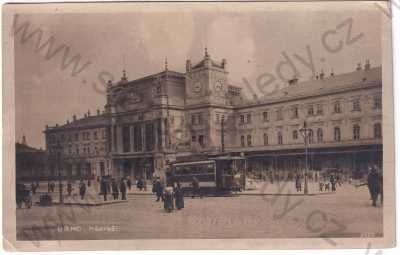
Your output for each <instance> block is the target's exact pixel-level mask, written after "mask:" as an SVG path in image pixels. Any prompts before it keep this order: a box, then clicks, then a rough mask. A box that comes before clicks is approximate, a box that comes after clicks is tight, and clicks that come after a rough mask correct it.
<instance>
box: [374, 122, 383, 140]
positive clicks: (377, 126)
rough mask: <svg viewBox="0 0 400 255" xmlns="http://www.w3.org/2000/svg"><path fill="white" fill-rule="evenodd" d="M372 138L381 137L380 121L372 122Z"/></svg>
mask: <svg viewBox="0 0 400 255" xmlns="http://www.w3.org/2000/svg"><path fill="white" fill-rule="evenodd" d="M374 138H382V126H381V123H375V124H374Z"/></svg>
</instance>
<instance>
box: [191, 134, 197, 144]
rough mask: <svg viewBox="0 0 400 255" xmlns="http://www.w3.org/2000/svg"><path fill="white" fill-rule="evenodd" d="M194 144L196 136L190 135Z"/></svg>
mask: <svg viewBox="0 0 400 255" xmlns="http://www.w3.org/2000/svg"><path fill="white" fill-rule="evenodd" d="M195 142H196V136H195V135H192V143H195Z"/></svg>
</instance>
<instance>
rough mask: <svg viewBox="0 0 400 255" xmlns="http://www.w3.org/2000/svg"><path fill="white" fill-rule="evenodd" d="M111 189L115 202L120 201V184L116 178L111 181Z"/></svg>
mask: <svg viewBox="0 0 400 255" xmlns="http://www.w3.org/2000/svg"><path fill="white" fill-rule="evenodd" d="M111 188H112V194H113V197H114V200H118V197H119V190H118V184H117V182H116V181H115V179H114V178H113V179H112V181H111Z"/></svg>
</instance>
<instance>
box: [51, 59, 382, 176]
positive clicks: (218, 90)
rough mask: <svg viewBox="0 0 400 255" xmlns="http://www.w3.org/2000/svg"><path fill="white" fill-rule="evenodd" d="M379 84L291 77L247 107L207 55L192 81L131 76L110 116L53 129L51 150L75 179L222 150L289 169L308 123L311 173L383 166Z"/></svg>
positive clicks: (159, 168)
mask: <svg viewBox="0 0 400 255" xmlns="http://www.w3.org/2000/svg"><path fill="white" fill-rule="evenodd" d="M381 75H382V74H381V68H380V67H374V68H372V67H371V66H370V64H369V62H367V63H366V64H365V66H364V68H361V66H360V65H359V66H358V68H357V69H356V71H354V72H350V73H346V74H339V75H335V74H333V72H332V73H331V74H330V75H325V74H324V73H323V71H321V72H320V73H319V74H318V75H316V77H315V79H312V80H310V81H306V82H298V81H297V79H296V78H293V79H291V80H289V81H288V84H287V86H286V87H285V88H284V89H281V90H279V91H278V92H276V93H274V94H271V95H267V96H265V97H259V98H257V99H253V100H248V99H246V97H245V96H244V95H243V93H242V91H241V87H239V86H234V85H232V84H231V83H230V82H229V79H228V71H227V61H226V60H225V59H223V60H222V61H220V62H216V61H214V60H213V59H212V58H211V56H210V55H209V54H208V52H207V51H206V53H205V55H204V58H203V60H202V61H200V62H199V63H197V64H195V65H192V63H191V61H190V60H187V61H186V72H185V73H180V72H175V71H171V70H169V69H168V63H167V62H166V63H165V70H164V71H162V72H160V73H157V74H153V75H149V76H146V77H143V78H140V79H136V80H133V81H129V80H128V78H127V76H126V73H125V71H124V72H123V76H122V78H121V80H120V81H119V82H117V83H111V81H110V82H109V83H108V87H107V104H106V105H105V111H104V113H102V114H99V115H97V116H89V115H90V114H86V116H85V118H83V119H79V120H76V119H74V120H73V121H72V122H71V123H68V124H65V125H62V126H56V127H48V128H47V129H46V131H45V134H46V145H47V151H48V153H49V154H50V155H52V154H53V151H54V148H55V146H56V145H59V146H61V147H62V151H63V155H64V156H63V158H64V159H65V162H66V164H71V165H72V168H70V167H64V168H65V169H66V174H69V173H72V175H74V173H75V174H82V173H83V172H84V173H85V174H88V173H90V174H95V175H103V174H112V175H114V176H131V177H134V178H139V177H147V178H148V177H150V176H152V175H154V174H156V175H162V174H163V171H164V169H165V165H166V163H167V162H168V161H172V160H174V159H175V158H176V157H178V156H188V155H194V154H196V155H198V154H204V155H209V154H216V153H220V152H222V151H225V152H226V153H233V154H239V153H244V154H245V155H246V156H247V157H248V158H249V161H248V162H249V168H250V170H272V169H286V170H292V169H299V168H304V166H305V154H304V153H305V146H304V139H303V137H302V135H301V132H300V129H301V128H302V127H303V125H304V124H303V123H304V122H306V125H307V128H310V129H311V130H312V131H310V137H309V166H310V168H311V169H315V170H322V169H328V168H336V169H343V170H350V171H351V170H359V169H360V170H363V169H366V168H367V167H368V166H371V165H374V164H377V165H379V166H381V165H382V82H381V80H382V77H381ZM95 132H96V134H97V135H96V136H95V135H94V134H95ZM221 134H223V137H221ZM95 137H96V138H95ZM102 162H103V163H102ZM64 168H63V169H64ZM67 169H72V170H67ZM73 169H76V170H75V171H74V170H73ZM79 169H80V170H79ZM82 171H83V172H82Z"/></svg>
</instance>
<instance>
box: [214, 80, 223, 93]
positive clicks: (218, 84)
mask: <svg viewBox="0 0 400 255" xmlns="http://www.w3.org/2000/svg"><path fill="white" fill-rule="evenodd" d="M214 87H215V90H216V91H221V90H222V89H223V88H224V82H223V81H216V82H215V84H214Z"/></svg>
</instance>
